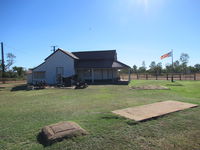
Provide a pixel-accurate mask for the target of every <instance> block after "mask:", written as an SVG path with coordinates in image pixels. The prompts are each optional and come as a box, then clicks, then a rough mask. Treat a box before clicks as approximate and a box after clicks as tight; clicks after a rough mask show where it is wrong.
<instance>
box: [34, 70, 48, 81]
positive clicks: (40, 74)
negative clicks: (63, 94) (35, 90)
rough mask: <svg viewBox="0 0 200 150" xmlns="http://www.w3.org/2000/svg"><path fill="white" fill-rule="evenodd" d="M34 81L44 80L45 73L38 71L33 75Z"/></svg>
mask: <svg viewBox="0 0 200 150" xmlns="http://www.w3.org/2000/svg"><path fill="white" fill-rule="evenodd" d="M33 77H34V79H44V78H45V71H37V72H34V73H33Z"/></svg>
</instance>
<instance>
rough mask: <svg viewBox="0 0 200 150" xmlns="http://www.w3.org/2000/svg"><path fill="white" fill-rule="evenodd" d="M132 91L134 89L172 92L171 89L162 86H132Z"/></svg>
mask: <svg viewBox="0 0 200 150" xmlns="http://www.w3.org/2000/svg"><path fill="white" fill-rule="evenodd" d="M130 89H134V90H170V88H168V87H165V86H161V85H142V86H131V88H130Z"/></svg>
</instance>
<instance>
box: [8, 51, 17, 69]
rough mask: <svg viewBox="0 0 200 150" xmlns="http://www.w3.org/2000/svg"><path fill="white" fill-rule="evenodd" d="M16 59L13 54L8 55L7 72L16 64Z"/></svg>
mask: <svg viewBox="0 0 200 150" xmlns="http://www.w3.org/2000/svg"><path fill="white" fill-rule="evenodd" d="M15 58H16V56H15V55H14V54H12V53H8V54H7V60H6V62H7V64H5V68H6V70H9V68H10V66H12V65H13V64H14V61H15Z"/></svg>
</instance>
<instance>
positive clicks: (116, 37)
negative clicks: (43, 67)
mask: <svg viewBox="0 0 200 150" xmlns="http://www.w3.org/2000/svg"><path fill="white" fill-rule="evenodd" d="M0 18H1V19H0V41H1V42H3V43H4V50H5V53H9V52H11V53H13V54H14V55H15V56H16V60H15V64H14V65H16V66H23V67H25V68H32V67H35V66H37V65H39V64H40V63H42V62H43V61H44V59H45V58H46V57H47V56H48V55H50V54H51V53H52V51H51V49H52V47H51V46H53V45H56V46H58V47H59V48H62V49H64V50H67V51H70V52H74V51H85V50H87V51H90V50H113V49H116V50H117V56H118V60H119V61H121V62H124V63H126V64H127V65H129V66H131V67H132V66H133V65H134V64H135V65H137V66H141V65H142V61H145V63H146V66H147V67H148V66H149V65H150V63H151V61H156V62H157V63H158V62H162V64H163V66H165V64H167V63H171V59H170V58H166V59H164V60H160V56H161V55H163V54H165V53H167V52H169V51H171V49H173V52H174V60H177V59H179V57H180V55H181V53H187V54H189V56H190V59H189V65H195V64H197V63H200V59H199V58H200V1H199V0H0Z"/></svg>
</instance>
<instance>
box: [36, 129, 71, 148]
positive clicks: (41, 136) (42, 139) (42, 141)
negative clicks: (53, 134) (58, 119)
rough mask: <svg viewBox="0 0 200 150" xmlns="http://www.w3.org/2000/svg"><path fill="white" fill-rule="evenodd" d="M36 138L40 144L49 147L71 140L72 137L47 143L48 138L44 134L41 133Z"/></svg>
mask: <svg viewBox="0 0 200 150" xmlns="http://www.w3.org/2000/svg"><path fill="white" fill-rule="evenodd" d="M36 138H37V141H38V143H39V144H41V145H43V147H48V146H51V145H52V144H54V143H57V142H62V141H63V140H65V139H70V137H63V138H57V139H56V140H50V141H47V140H46V137H45V136H44V134H43V133H42V132H39V133H38V135H37V137H36ZM71 139H72V138H71Z"/></svg>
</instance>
